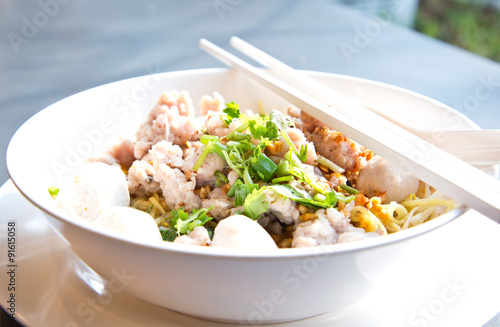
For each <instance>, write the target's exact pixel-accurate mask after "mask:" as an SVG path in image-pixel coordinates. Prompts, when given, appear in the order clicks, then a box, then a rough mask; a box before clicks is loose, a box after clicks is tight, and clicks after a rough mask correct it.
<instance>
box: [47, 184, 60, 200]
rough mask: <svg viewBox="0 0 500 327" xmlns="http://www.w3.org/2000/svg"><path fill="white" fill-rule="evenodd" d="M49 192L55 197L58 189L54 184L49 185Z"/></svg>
mask: <svg viewBox="0 0 500 327" xmlns="http://www.w3.org/2000/svg"><path fill="white" fill-rule="evenodd" d="M49 194H50V195H51V196H52V197H53V198H55V197H56V196H57V194H59V189H58V188H57V187H55V186H51V187H49Z"/></svg>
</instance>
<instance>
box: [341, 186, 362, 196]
mask: <svg viewBox="0 0 500 327" xmlns="http://www.w3.org/2000/svg"><path fill="white" fill-rule="evenodd" d="M340 189H341V190H344V191H346V192H347V193H349V194H359V191H358V190H356V189H355V188H354V187H352V186H349V185H347V184H340Z"/></svg>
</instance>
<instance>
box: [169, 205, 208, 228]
mask: <svg viewBox="0 0 500 327" xmlns="http://www.w3.org/2000/svg"><path fill="white" fill-rule="evenodd" d="M212 209H213V206H211V207H210V208H201V209H197V210H193V211H192V213H191V214H188V213H187V212H185V211H184V210H183V208H182V207H181V208H180V209H177V210H176V209H174V210H172V218H170V226H172V227H173V228H174V229H175V230H176V231H177V235H181V234H187V232H188V231H192V230H193V229H194V228H195V227H196V226H203V225H204V224H205V223H207V222H208V221H210V220H212V217H209V216H207V213H208V211H210V210H212Z"/></svg>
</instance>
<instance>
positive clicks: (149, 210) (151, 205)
mask: <svg viewBox="0 0 500 327" xmlns="http://www.w3.org/2000/svg"><path fill="white" fill-rule="evenodd" d="M153 208H154V205H153V204H152V203H151V204H150V205H149V207H148V209H147V210H146V213H150V212H151V210H153Z"/></svg>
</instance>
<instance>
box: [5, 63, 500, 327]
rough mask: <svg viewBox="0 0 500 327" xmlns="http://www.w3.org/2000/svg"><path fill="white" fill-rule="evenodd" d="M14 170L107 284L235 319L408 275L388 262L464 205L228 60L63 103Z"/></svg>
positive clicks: (331, 301) (414, 115)
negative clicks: (228, 64) (250, 77)
mask: <svg viewBox="0 0 500 327" xmlns="http://www.w3.org/2000/svg"><path fill="white" fill-rule="evenodd" d="M308 74H309V75H310V76H311V77H313V78H315V79H318V80H319V81H320V82H322V83H324V84H326V85H328V86H330V87H332V88H334V89H335V90H337V91H338V92H340V93H342V94H344V95H347V96H349V97H351V98H353V99H354V100H357V101H359V102H362V103H363V104H365V105H367V106H376V107H378V108H384V110H386V111H387V112H389V113H394V114H397V115H398V116H399V117H403V118H405V117H406V119H408V120H410V119H411V121H412V123H413V124H415V125H417V126H418V124H427V122H428V121H434V122H436V121H438V122H442V121H447V122H448V123H446V124H443V123H439V124H437V125H436V126H435V127H439V128H444V129H446V128H449V129H459V128H461V129H477V128H478V127H477V126H476V125H475V124H474V123H472V122H471V121H470V120H468V119H467V118H466V117H464V116H463V115H461V114H459V113H457V112H456V111H454V110H453V109H451V108H449V107H447V106H445V105H443V104H441V103H439V102H436V101H434V100H432V99H429V98H427V97H424V96H422V95H419V94H416V93H413V92H410V91H407V90H404V89H401V88H397V87H393V86H390V85H386V84H382V83H378V82H374V81H369V80H364V79H359V78H353V77H348V76H342V75H334V74H326V73H317V72H308ZM445 118H446V119H445ZM7 166H8V171H9V174H10V176H11V178H12V180H13V182H14V183H15V185H16V186H17V187H18V189H19V190H20V192H21V193H22V194H23V195H24V196H25V197H26V198H27V199H28V200H30V201H31V202H32V203H33V204H34V205H35V206H37V207H38V208H39V209H41V210H42V211H43V212H44V213H45V214H46V217H47V219H48V221H49V223H50V225H51V226H52V228H53V229H54V230H55V231H56V233H57V234H58V235H59V236H60V237H61V238H62V239H63V240H64V241H65V242H66V243H67V244H68V246H69V247H70V248H71V249H72V250H73V251H74V252H75V253H76V254H77V255H78V256H79V257H80V258H81V259H82V260H83V261H84V262H85V263H86V264H87V265H88V266H89V267H90V268H91V269H93V270H95V271H96V272H97V273H98V274H100V275H101V276H103V277H104V278H106V279H107V280H108V281H110V282H114V283H121V285H123V287H124V289H125V290H126V291H127V292H129V293H131V294H133V295H135V296H137V297H139V298H141V299H144V300H146V301H148V302H150V303H152V304H155V305H159V306H162V307H165V308H168V309H171V310H175V311H178V312H181V313H185V314H189V315H192V316H196V317H200V318H204V319H209V320H216V321H223V322H233V323H240V324H241V323H244V324H255V323H273V322H285V321H292V320H298V319H303V318H307V317H311V316H314V315H318V314H321V313H325V312H330V311H334V310H338V311H339V312H340V311H342V310H344V309H345V308H347V307H348V306H349V305H351V304H352V303H355V302H358V301H360V300H361V299H363V298H365V297H366V296H367V295H368V294H369V293H370V289H371V287H372V284H371V283H372V281H373V280H374V279H373V278H374V276H377V275H380V274H393V273H398V274H404V273H405V272H404V271H398V272H394V271H391V268H390V267H391V263H393V262H395V261H396V260H398V257H400V256H401V255H404V253H405V251H406V250H407V249H408V248H409V247H411V246H412V244H414V242H417V241H418V236H419V235H422V234H424V233H428V232H431V231H432V230H434V229H436V228H438V227H441V226H443V225H446V224H447V223H448V222H450V221H452V220H453V219H455V218H457V217H459V216H460V215H461V214H462V213H463V212H464V210H465V209H466V208H464V207H463V206H461V205H460V204H459V203H456V202H455V201H453V199H450V198H448V197H447V196H446V194H442V193H441V192H440V191H439V188H435V187H434V186H432V185H427V184H425V183H423V182H422V181H419V180H418V179H417V178H415V177H413V176H411V175H408V174H407V173H405V172H404V171H401V170H400V169H399V168H398V167H396V166H394V165H393V164H391V163H390V162H388V161H387V160H385V159H384V158H381V157H380V156H378V155H377V154H376V153H373V152H372V151H370V149H367V148H365V147H363V145H362V144H358V143H357V142H356V141H355V140H351V139H350V138H349V136H348V135H343V134H341V133H339V132H338V131H336V130H335V126H324V125H323V124H322V123H321V122H320V121H318V120H316V119H315V118H314V117H311V116H309V115H307V114H306V113H304V112H302V111H301V110H300V108H298V107H295V106H294V105H293V104H290V103H287V102H286V101H284V100H283V99H281V98H279V97H277V96H276V95H274V94H273V93H271V92H270V91H268V90H266V89H265V88H263V87H261V86H260V85H257V84H255V83H254V82H252V81H250V80H247V79H245V78H244V77H242V76H240V75H239V74H238V73H237V72H236V71H233V70H227V69H202V70H191V71H180V72H170V73H163V74H156V75H148V76H142V77H137V78H133V79H128V80H123V81H119V82H115V83H111V84H107V85H103V86H99V87H96V88H93V89H90V90H87V91H84V92H81V93H78V94H75V95H73V96H71V97H68V98H66V99H63V100H61V101H59V102H57V103H55V104H53V105H51V106H49V107H48V108H46V109H44V110H43V111H41V112H39V113H38V114H36V115H35V116H33V117H32V118H31V119H30V120H28V121H27V122H26V123H25V124H24V125H23V126H22V127H21V128H20V129H19V130H18V132H17V133H16V134H15V135H14V137H13V138H12V140H11V142H10V144H9V148H8V152H7ZM485 169H489V172H490V173H492V174H495V173H496V172H497V171H496V167H487V168H485Z"/></svg>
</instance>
